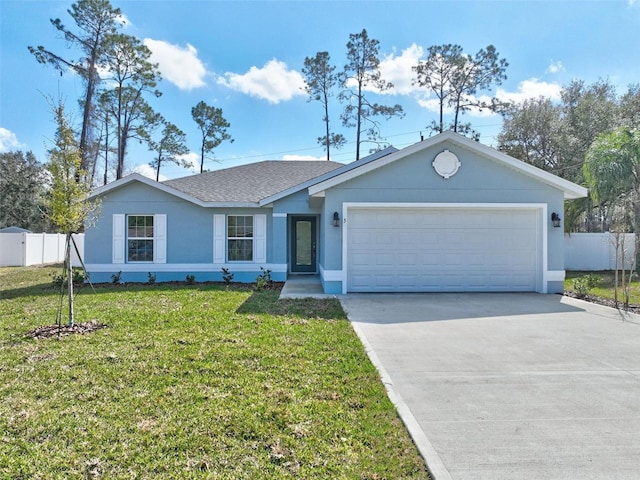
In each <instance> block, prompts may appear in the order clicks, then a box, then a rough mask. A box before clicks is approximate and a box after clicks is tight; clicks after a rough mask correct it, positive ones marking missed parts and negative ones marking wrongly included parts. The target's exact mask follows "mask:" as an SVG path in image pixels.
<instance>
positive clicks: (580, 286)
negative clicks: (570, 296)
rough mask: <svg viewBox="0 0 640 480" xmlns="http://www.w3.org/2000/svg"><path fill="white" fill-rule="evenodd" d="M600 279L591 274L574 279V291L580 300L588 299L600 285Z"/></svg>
mask: <svg viewBox="0 0 640 480" xmlns="http://www.w3.org/2000/svg"><path fill="white" fill-rule="evenodd" d="M599 281H600V278H599V277H598V276H596V275H593V274H589V275H585V276H584V277H579V278H574V279H573V290H574V291H575V292H576V295H577V296H578V297H580V298H584V297H586V296H587V295H588V294H589V292H590V291H591V290H593V288H594V287H596V286H597V285H598V282H599Z"/></svg>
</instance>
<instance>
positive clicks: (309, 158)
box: [282, 154, 327, 162]
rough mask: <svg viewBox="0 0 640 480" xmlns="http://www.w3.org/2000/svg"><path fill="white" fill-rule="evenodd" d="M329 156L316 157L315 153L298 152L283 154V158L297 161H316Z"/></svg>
mask: <svg viewBox="0 0 640 480" xmlns="http://www.w3.org/2000/svg"><path fill="white" fill-rule="evenodd" d="M326 159H327V156H326V155H325V156H323V157H314V156H313V155H296V154H288V155H283V156H282V160H297V161H307V162H308V161H316V160H326Z"/></svg>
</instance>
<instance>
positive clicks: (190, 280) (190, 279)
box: [184, 275, 196, 285]
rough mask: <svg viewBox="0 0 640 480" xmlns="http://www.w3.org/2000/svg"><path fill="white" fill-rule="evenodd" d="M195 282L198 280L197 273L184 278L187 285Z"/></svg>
mask: <svg viewBox="0 0 640 480" xmlns="http://www.w3.org/2000/svg"><path fill="white" fill-rule="evenodd" d="M195 282H196V276H195V275H187V276H186V277H185V279H184V283H186V284H187V285H193V284H194V283H195Z"/></svg>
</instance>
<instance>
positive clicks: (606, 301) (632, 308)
mask: <svg viewBox="0 0 640 480" xmlns="http://www.w3.org/2000/svg"><path fill="white" fill-rule="evenodd" d="M564 296H565V297H571V298H578V299H580V300H584V301H586V302H591V303H597V304H598V305H604V306H605V307H611V308H616V309H618V310H623V311H625V312H630V313H640V305H636V304H633V303H632V304H630V305H629V306H628V307H627V308H625V306H624V303H623V302H620V301H619V302H618V305H617V306H616V302H615V301H613V300H612V299H610V298H603V297H598V296H596V295H582V296H581V295H576V293H575V292H572V291H569V290H565V292H564Z"/></svg>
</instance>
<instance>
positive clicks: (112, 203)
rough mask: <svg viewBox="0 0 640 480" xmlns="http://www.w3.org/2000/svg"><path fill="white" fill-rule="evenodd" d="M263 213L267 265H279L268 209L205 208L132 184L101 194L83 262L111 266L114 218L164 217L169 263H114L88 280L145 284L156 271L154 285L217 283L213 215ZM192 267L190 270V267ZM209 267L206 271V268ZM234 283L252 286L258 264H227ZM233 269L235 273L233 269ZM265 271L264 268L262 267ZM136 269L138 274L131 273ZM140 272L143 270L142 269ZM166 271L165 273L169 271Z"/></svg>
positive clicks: (283, 275) (281, 276)
mask: <svg viewBox="0 0 640 480" xmlns="http://www.w3.org/2000/svg"><path fill="white" fill-rule="evenodd" d="M220 213H222V214H226V215H255V214H265V215H266V219H267V231H266V237H267V249H266V257H267V258H266V264H267V265H269V264H273V263H276V262H280V261H282V263H286V259H284V260H282V255H281V253H280V251H279V248H278V243H277V242H274V241H273V230H274V222H273V219H272V215H271V209H268V208H226V209H216V208H204V207H200V206H198V205H195V204H193V203H191V202H188V201H186V200H182V199H180V198H178V197H175V196H173V195H170V194H168V193H165V192H163V191H161V190H158V189H156V188H153V187H151V186H148V185H145V184H142V183H138V182H132V183H130V184H128V185H126V186H124V187H123V188H120V189H118V190H115V191H111V192H109V193H108V194H106V195H104V196H103V198H102V202H101V208H100V215H99V217H98V218H97V220H96V222H95V223H94V224H91V225H89V226H88V228H87V229H86V233H85V263H86V264H87V265H89V266H90V267H91V266H92V265H93V266H94V269H95V268H96V267H95V265H101V268H100V269H99V270H104V269H105V268H104V265H107V264H111V262H112V248H113V240H112V239H113V221H112V218H113V215H114V214H127V215H130V214H131V215H136V214H137V215H154V214H165V215H166V216H167V243H166V248H167V262H166V264H140V263H135V264H131V263H126V264H124V265H123V264H114V265H113V268H112V269H111V270H109V271H91V268H89V273H90V274H91V279H92V281H95V282H108V281H111V275H113V274H114V273H117V272H119V271H123V274H122V279H123V281H127V282H146V281H147V280H148V274H149V272H150V273H155V274H156V281H158V282H161V281H171V280H184V279H185V277H186V275H191V274H192V275H195V276H196V280H197V281H221V280H222V272H221V266H220V265H217V264H214V263H213V216H214V214H220ZM175 264H181V265H185V268H183V269H180V270H175V269H172V267H171V265H175ZM190 265H193V267H191V268H190V267H189V266H190ZM208 266H210V267H208ZM225 266H230V270H231V271H232V272H233V273H234V281H239V282H254V281H255V278H256V276H257V275H258V274H260V266H261V265H258V264H254V265H253V266H251V265H247V264H246V263H238V264H234V263H230V264H228V265H226V264H225ZM234 267H235V268H237V269H238V270H239V271H234ZM265 268H266V265H265ZM131 270H140V271H131ZM142 270H144V271H142ZM167 270H169V271H167ZM272 277H273V279H274V280H276V281H283V280H285V279H286V273H283V272H273V273H272Z"/></svg>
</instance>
